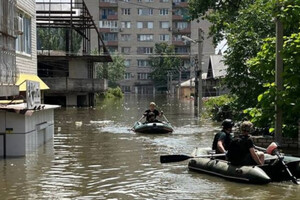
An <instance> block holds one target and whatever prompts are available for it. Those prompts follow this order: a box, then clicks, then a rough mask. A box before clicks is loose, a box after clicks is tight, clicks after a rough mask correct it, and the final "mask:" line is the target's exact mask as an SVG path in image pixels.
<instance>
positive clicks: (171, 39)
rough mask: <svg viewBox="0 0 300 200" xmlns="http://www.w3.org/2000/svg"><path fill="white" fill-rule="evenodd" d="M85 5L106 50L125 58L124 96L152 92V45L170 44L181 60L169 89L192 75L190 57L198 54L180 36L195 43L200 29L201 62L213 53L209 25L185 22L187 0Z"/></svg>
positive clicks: (107, 0)
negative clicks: (201, 32) (180, 66)
mask: <svg viewBox="0 0 300 200" xmlns="http://www.w3.org/2000/svg"><path fill="white" fill-rule="evenodd" d="M87 5H88V7H89V8H90V10H91V13H93V16H94V20H95V21H96V20H97V19H98V22H97V24H98V26H99V29H100V32H101V33H102V35H103V40H104V42H105V44H106V46H107V48H108V50H109V51H110V52H115V53H119V54H122V55H123V56H124V58H125V64H126V73H125V75H124V80H122V81H120V85H121V87H122V90H123V92H125V93H135V94H153V93H155V88H154V84H153V81H152V80H151V75H150V73H151V67H150V65H149V57H150V56H153V55H154V53H155V52H154V46H155V43H160V42H166V43H168V44H173V45H174V46H175V52H176V54H177V55H179V56H180V58H181V59H182V61H183V62H182V63H183V66H182V68H181V69H182V70H181V71H180V72H178V73H177V74H176V73H175V74H170V76H171V77H172V78H170V79H172V81H170V82H172V85H173V86H174V85H175V84H177V83H178V82H181V81H184V80H187V79H189V78H190V76H191V75H192V74H193V69H191V67H192V64H191V63H192V62H191V57H194V56H195V55H197V54H198V48H197V44H192V43H190V42H187V41H184V40H183V39H182V36H184V35H185V36H188V37H191V38H193V39H195V40H197V39H198V38H197V37H198V28H200V27H201V28H202V29H203V30H204V32H205V35H204V37H205V41H204V50H203V52H204V59H203V61H204V62H205V63H208V56H205V55H206V54H207V55H209V54H213V53H214V46H213V44H212V40H211V39H208V38H207V37H206V36H207V33H208V28H209V23H208V22H206V21H202V20H200V21H192V22H189V21H188V16H187V9H188V3H187V0H122V1H117V0H99V1H89V2H88V4H87ZM203 66H206V65H205V64H203ZM206 70H207V69H204V70H203V71H206ZM191 72H192V73H191ZM170 88H171V87H170ZM172 88H173V89H174V90H173V89H170V90H172V91H175V87H172Z"/></svg>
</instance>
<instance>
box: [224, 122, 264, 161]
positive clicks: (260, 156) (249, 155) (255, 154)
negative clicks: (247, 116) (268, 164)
mask: <svg viewBox="0 0 300 200" xmlns="http://www.w3.org/2000/svg"><path fill="white" fill-rule="evenodd" d="M252 127H253V124H252V123H251V122H250V121H244V122H243V123H242V124H241V126H240V129H241V132H242V134H241V135H239V136H238V137H236V138H234V139H233V140H232V142H231V143H230V145H229V148H228V153H227V155H226V156H227V159H228V161H230V162H231V163H232V164H234V165H263V164H264V159H265V158H264V153H263V152H261V151H256V150H255V149H254V144H253V140H252V139H251V137H250V136H249V133H250V131H251V129H252Z"/></svg>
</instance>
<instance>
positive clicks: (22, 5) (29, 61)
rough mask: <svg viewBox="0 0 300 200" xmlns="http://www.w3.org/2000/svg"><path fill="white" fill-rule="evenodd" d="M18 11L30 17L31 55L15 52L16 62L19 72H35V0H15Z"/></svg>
mask: <svg viewBox="0 0 300 200" xmlns="http://www.w3.org/2000/svg"><path fill="white" fill-rule="evenodd" d="M17 8H18V10H19V11H21V12H23V13H25V14H26V15H28V16H30V17H31V36H32V37H31V55H26V54H21V53H17V57H16V63H17V68H18V70H19V72H20V73H27V74H37V57H36V18H35V0H17Z"/></svg>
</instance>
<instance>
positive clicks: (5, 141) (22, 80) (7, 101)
mask: <svg viewBox="0 0 300 200" xmlns="http://www.w3.org/2000/svg"><path fill="white" fill-rule="evenodd" d="M36 52H37V51H36V14H35V0H0V57H1V59H0V67H1V70H0V73H1V85H0V89H1V90H2V88H5V85H6V86H9V85H13V87H17V88H16V91H14V92H13V93H9V92H7V90H5V91H6V93H5V94H1V95H0V96H5V97H2V98H1V99H0V104H1V105H0V156H3V157H6V156H25V155H26V154H27V153H30V152H33V151H35V150H36V149H37V148H38V147H39V146H40V145H43V144H44V143H45V142H46V141H48V140H49V139H51V138H53V134H54V111H53V110H54V109H55V108H57V107H58V106H54V105H45V104H41V103H40V100H41V92H40V91H42V93H43V92H44V91H45V90H47V89H49V87H48V86H47V85H46V84H45V83H44V82H43V81H42V80H41V79H40V78H39V77H38V76H37V53H36ZM37 82H38V83H37ZM2 83H3V84H2ZM32 85H35V88H34V89H33V88H32V87H31V86H32ZM37 85H39V86H37ZM12 96H14V97H12Z"/></svg>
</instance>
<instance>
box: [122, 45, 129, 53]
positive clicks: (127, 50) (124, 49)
mask: <svg viewBox="0 0 300 200" xmlns="http://www.w3.org/2000/svg"><path fill="white" fill-rule="evenodd" d="M121 52H122V53H125V54H129V53H130V47H122V48H121Z"/></svg>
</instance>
